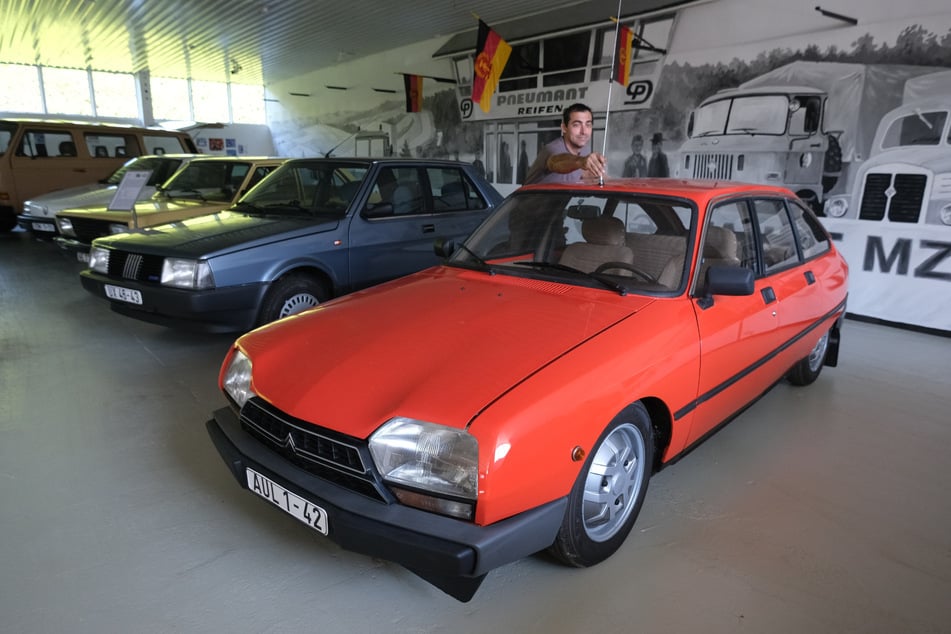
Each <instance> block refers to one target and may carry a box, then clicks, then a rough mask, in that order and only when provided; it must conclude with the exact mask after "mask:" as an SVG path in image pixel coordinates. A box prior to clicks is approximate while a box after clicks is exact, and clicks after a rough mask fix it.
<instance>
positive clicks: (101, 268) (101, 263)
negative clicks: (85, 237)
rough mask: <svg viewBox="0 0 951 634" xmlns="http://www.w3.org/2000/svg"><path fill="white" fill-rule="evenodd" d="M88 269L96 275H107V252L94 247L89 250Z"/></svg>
mask: <svg viewBox="0 0 951 634" xmlns="http://www.w3.org/2000/svg"><path fill="white" fill-rule="evenodd" d="M89 268H91V269H92V270H93V271H95V272H96V273H108V272H109V250H108V249H103V248H102V247H96V246H94V247H92V248H91V249H89Z"/></svg>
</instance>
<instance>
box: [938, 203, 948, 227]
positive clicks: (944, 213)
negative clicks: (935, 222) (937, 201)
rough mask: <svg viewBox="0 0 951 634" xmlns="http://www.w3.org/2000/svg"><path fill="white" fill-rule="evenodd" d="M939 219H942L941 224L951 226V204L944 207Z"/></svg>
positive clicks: (939, 213)
mask: <svg viewBox="0 0 951 634" xmlns="http://www.w3.org/2000/svg"><path fill="white" fill-rule="evenodd" d="M938 217H939V218H941V222H943V223H944V224H946V225H951V204H949V205H945V206H944V207H942V208H941V211H939V212H938Z"/></svg>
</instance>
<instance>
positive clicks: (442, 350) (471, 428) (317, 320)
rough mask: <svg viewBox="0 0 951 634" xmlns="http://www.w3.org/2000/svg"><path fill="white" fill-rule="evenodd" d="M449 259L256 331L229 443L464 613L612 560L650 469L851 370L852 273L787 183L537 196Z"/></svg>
mask: <svg viewBox="0 0 951 634" xmlns="http://www.w3.org/2000/svg"><path fill="white" fill-rule="evenodd" d="M437 251H438V252H440V253H441V254H442V255H444V256H446V257H447V259H446V261H445V263H444V264H443V265H440V266H437V267H435V268H430V269H427V270H425V271H422V272H420V273H416V274H413V275H410V276H408V277H403V278H400V279H398V280H395V281H392V282H388V283H386V284H383V285H381V286H377V287H374V288H371V289H368V290H365V291H360V292H357V293H354V294H352V295H349V296H346V297H342V298H339V299H336V300H333V301H330V302H327V303H326V304H322V305H321V306H319V307H317V308H315V309H314V310H311V311H308V312H304V313H301V314H299V315H296V316H293V317H289V318H286V319H283V320H280V321H278V322H275V323H273V324H271V325H269V326H266V327H263V328H260V329H258V330H255V331H252V332H250V333H248V334H246V335H244V336H242V337H241V338H240V339H238V340H237V342H236V343H235V345H234V348H233V349H232V350H231V352H230V353H229V354H228V356H227V358H226V359H225V360H224V363H223V365H222V369H221V375H220V384H221V387H222V389H223V391H224V393H225V394H226V396H227V398H228V400H229V401H230V405H231V406H230V407H226V408H222V409H220V410H218V411H216V412H215V413H214V418H213V420H210V421H209V422H208V430H209V433H210V434H211V437H212V439H213V440H214V443H215V445H216V447H217V448H218V451H219V452H220V453H221V455H222V456H223V458H224V459H225V462H226V463H227V464H228V466H229V467H230V469H231V470H232V472H233V473H234V475H235V477H236V478H237V479H238V482H239V483H240V484H241V485H242V486H244V487H247V488H249V489H251V490H252V491H253V492H255V493H257V494H258V495H261V496H262V497H264V498H266V499H268V500H270V502H271V503H272V504H274V505H275V506H277V507H279V508H280V509H282V510H284V511H285V512H287V513H290V514H291V515H293V516H294V517H296V518H298V519H300V520H301V521H303V522H305V523H307V524H308V525H310V526H312V527H313V528H314V529H316V530H317V531H319V532H320V533H323V534H324V535H327V536H328V537H330V538H331V539H332V540H334V541H335V542H337V543H338V544H340V545H341V546H342V547H343V548H346V549H349V550H353V551H357V552H361V553H365V554H367V555H371V556H374V557H380V558H384V559H389V560H392V561H395V562H398V563H400V564H402V565H403V566H405V567H406V568H408V569H409V570H411V571H413V572H415V573H416V574H418V575H420V576H421V577H423V578H424V579H426V580H428V581H429V582H431V583H433V584H434V585H436V586H438V587H439V588H441V589H442V590H444V591H445V592H447V593H449V594H451V595H452V596H454V597H456V598H458V599H460V600H463V601H466V600H469V599H470V598H471V597H472V596H473V594H474V593H475V592H476V590H477V589H478V587H479V584H480V583H481V582H482V579H483V578H484V576H485V575H486V573H488V572H489V571H490V570H492V569H493V568H495V567H497V566H500V565H503V564H505V563H508V562H511V561H514V560H517V559H519V558H522V557H524V556H527V555H530V554H532V553H535V552H537V551H540V550H543V549H546V548H547V549H549V550H551V551H552V552H553V553H554V555H555V556H556V557H558V558H559V559H561V560H562V561H564V562H565V563H567V564H569V565H572V566H590V565H593V564H596V563H598V562H600V561H602V560H603V559H605V558H607V557H608V556H610V555H611V554H612V553H614V551H616V550H617V549H618V548H619V547H620V546H621V544H622V543H623V541H624V539H625V538H626V536H627V534H628V533H629V532H630V530H631V527H632V525H633V524H634V521H635V519H636V517H637V515H638V511H639V510H640V507H641V504H642V503H643V501H644V496H645V493H646V491H647V483H648V480H649V479H650V477H651V475H652V473H653V472H655V471H656V470H658V469H660V468H661V467H663V466H664V465H666V464H669V463H670V462H671V461H673V460H675V459H676V458H678V457H679V456H681V455H683V454H684V453H685V452H686V451H687V450H688V449H690V448H691V447H692V446H693V445H694V444H696V443H698V442H700V441H701V440H703V439H704V438H705V437H706V436H707V435H709V434H710V433H711V432H713V431H715V430H716V429H717V427H718V426H719V425H721V424H723V423H724V422H725V421H728V420H729V419H730V418H731V417H732V416H733V415H735V414H736V413H737V412H739V411H740V410H742V409H743V408H744V407H745V406H747V405H748V404H749V403H750V402H752V401H754V400H755V399H756V398H757V397H759V396H760V395H761V394H763V393H764V392H765V391H766V390H768V389H769V388H770V387H771V386H772V385H773V384H774V383H776V382H777V381H778V380H780V379H782V378H784V377H785V378H787V379H788V380H789V381H790V382H792V383H793V384H796V385H806V384H809V383H811V382H813V381H814V380H815V379H816V377H818V375H819V373H820V371H821V370H822V367H823V365H829V366H834V365H835V364H836V360H837V357H838V349H839V332H840V327H841V323H842V319H843V316H844V313H845V305H846V295H847V282H848V269H847V266H846V263H845V261H844V260H843V259H842V257H841V256H840V255H839V253H838V252H837V251H836V248H835V246H834V245H833V243H832V241H831V239H830V238H829V235H828V234H827V233H826V231H825V230H824V229H823V227H822V225H821V224H820V223H819V222H818V220H817V219H816V218H815V216H814V215H813V213H812V212H811V211H810V209H809V208H808V207H807V206H806V205H805V204H803V203H802V202H801V201H800V200H798V199H797V198H796V197H795V196H794V195H793V194H792V193H791V192H790V191H788V190H786V189H783V188H777V187H767V186H757V185H744V184H738V183H715V182H694V181H679V180H667V179H664V180H622V181H614V182H608V183H606V184H604V185H603V186H599V185H596V184H595V185H590V186H588V185H585V186H568V185H564V186H553V185H549V186H544V185H539V186H530V187H524V188H522V189H521V190H519V191H518V192H516V193H515V194H514V195H512V196H511V197H509V198H508V199H507V200H506V201H505V202H504V203H503V204H502V205H501V206H500V207H499V208H498V209H497V210H496V211H495V212H494V213H493V214H492V215H491V216H490V217H489V218H488V219H487V220H486V221H485V222H484V223H483V224H482V225H481V226H480V227H479V229H477V230H476V232H475V233H474V234H473V235H472V236H471V237H470V238H469V239H468V240H467V241H466V242H465V243H464V244H460V245H458V246H455V245H452V244H441V245H437Z"/></svg>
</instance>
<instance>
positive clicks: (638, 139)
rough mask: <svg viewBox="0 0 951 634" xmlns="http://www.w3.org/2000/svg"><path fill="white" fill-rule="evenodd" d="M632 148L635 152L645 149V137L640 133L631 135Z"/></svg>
mask: <svg viewBox="0 0 951 634" xmlns="http://www.w3.org/2000/svg"><path fill="white" fill-rule="evenodd" d="M631 149H632V150H633V151H635V152H640V151H641V150H642V149H644V137H642V136H641V135H640V134H635V135H634V136H633V137H631Z"/></svg>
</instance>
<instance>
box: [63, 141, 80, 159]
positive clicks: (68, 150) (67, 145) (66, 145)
mask: <svg viewBox="0 0 951 634" xmlns="http://www.w3.org/2000/svg"><path fill="white" fill-rule="evenodd" d="M59 155H60V156H76V144H75V143H73V142H72V141H61V142H60V144H59Z"/></svg>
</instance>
